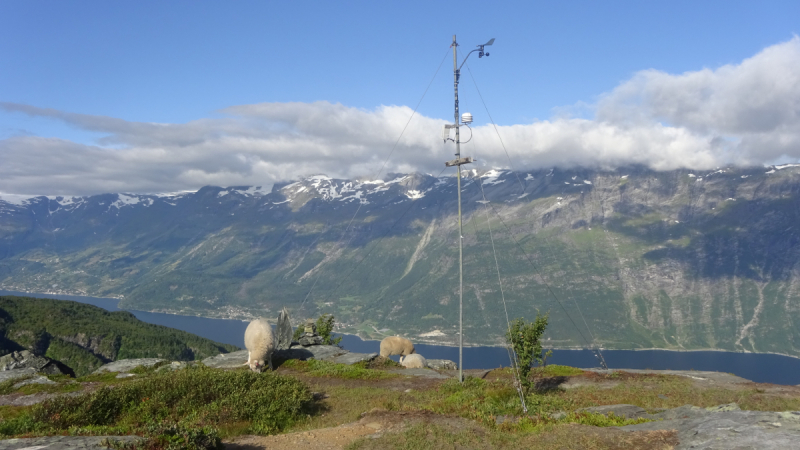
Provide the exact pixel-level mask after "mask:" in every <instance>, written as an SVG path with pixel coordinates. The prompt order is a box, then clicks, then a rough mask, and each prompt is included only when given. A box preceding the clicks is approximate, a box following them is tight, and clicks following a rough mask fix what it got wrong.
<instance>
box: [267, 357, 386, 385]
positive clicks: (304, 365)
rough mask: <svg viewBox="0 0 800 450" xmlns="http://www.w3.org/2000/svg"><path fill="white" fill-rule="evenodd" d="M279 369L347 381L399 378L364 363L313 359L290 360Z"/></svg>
mask: <svg viewBox="0 0 800 450" xmlns="http://www.w3.org/2000/svg"><path fill="white" fill-rule="evenodd" d="M387 366H388V364H387ZM281 367H286V368H289V369H293V370H296V371H298V372H303V373H306V374H307V375H311V376H314V377H336V378H344V379H347V380H354V379H358V380H383V379H387V378H396V377H398V376H399V375H397V374H394V373H389V372H385V371H381V370H375V369H368V368H367V363H366V362H362V363H357V364H353V365H345V364H336V363H332V362H328V361H318V360H315V359H311V360H308V361H298V360H295V359H292V360H288V361H286V362H284V363H283V365H282V366H281Z"/></svg>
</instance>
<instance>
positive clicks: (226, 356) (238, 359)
mask: <svg viewBox="0 0 800 450" xmlns="http://www.w3.org/2000/svg"><path fill="white" fill-rule="evenodd" d="M247 354H248V352H247V350H239V351H238V352H231V353H220V354H219V355H217V356H211V357H209V358H206V359H204V360H203V365H205V366H206V367H213V368H215V369H238V368H239V367H242V366H243V365H245V363H247Z"/></svg>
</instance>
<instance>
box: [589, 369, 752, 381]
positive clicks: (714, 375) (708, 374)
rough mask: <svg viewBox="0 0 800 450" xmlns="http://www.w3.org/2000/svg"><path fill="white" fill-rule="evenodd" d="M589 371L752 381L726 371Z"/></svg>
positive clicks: (595, 370) (701, 379)
mask: <svg viewBox="0 0 800 450" xmlns="http://www.w3.org/2000/svg"><path fill="white" fill-rule="evenodd" d="M583 370H585V371H587V372H595V373H602V374H608V375H610V374H612V373H614V372H628V373H652V374H656V375H678V376H681V377H687V378H692V379H695V380H700V381H712V382H718V383H750V380H747V379H745V378H742V377H737V376H736V375H731V374H729V373H725V372H708V371H700V370H644V369H583Z"/></svg>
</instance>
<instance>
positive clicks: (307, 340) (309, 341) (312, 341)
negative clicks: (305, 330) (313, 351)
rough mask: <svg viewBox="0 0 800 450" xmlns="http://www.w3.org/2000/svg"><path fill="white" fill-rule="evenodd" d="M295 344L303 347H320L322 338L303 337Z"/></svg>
mask: <svg viewBox="0 0 800 450" xmlns="http://www.w3.org/2000/svg"><path fill="white" fill-rule="evenodd" d="M297 343H299V344H300V345H302V346H303V347H310V346H312V345H322V336H309V335H303V336H302V337H301V338H300V339H298V340H297Z"/></svg>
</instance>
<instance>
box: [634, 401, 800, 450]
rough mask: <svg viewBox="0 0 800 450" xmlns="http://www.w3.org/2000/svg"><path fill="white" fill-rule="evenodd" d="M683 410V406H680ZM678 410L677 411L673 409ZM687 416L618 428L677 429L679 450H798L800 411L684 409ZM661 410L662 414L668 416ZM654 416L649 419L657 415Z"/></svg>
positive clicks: (799, 445)
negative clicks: (793, 449)
mask: <svg viewBox="0 0 800 450" xmlns="http://www.w3.org/2000/svg"><path fill="white" fill-rule="evenodd" d="M681 408H685V407H681ZM675 409H679V408H675ZM685 409H686V410H685V411H684V412H685V413H687V415H695V416H694V417H687V418H676V419H671V420H669V419H668V420H661V421H656V422H647V423H640V424H637V425H628V426H624V427H619V428H620V429H621V430H624V431H653V430H677V431H678V440H679V441H680V444H679V445H678V446H677V447H675V449H676V450H682V449H709V450H711V449H714V450H717V449H719V450H722V449H738V450H745V449H753V450H779V449H780V450H783V449H792V448H800V411H788V412H763V411H723V412H712V411H708V410H706V409H703V408H696V409H690V408H685ZM670 411H674V410H668V411H664V412H663V413H659V414H662V415H663V414H665V413H669V412H670ZM659 414H654V415H653V416H658V415H659Z"/></svg>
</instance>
